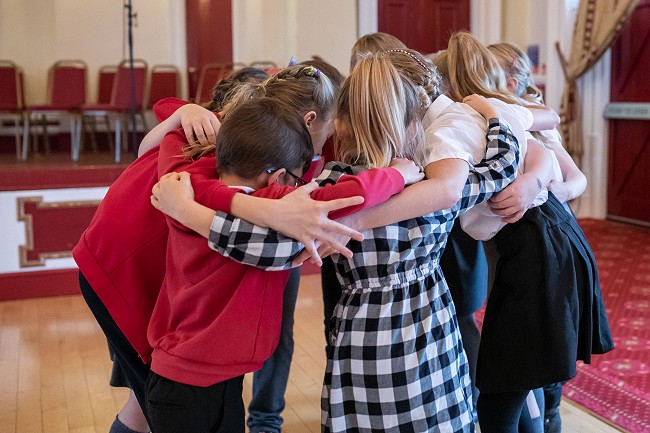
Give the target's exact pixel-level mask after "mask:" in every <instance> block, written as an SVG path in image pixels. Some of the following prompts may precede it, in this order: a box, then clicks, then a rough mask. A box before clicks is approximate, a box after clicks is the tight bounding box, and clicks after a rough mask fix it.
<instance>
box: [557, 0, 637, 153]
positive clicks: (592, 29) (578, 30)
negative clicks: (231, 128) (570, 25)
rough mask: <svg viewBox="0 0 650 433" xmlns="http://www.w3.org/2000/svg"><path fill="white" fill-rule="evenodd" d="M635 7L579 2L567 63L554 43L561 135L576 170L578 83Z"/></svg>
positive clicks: (626, 1)
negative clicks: (560, 77)
mask: <svg viewBox="0 0 650 433" xmlns="http://www.w3.org/2000/svg"><path fill="white" fill-rule="evenodd" d="M638 3H639V0H580V4H579V6H578V14H577V16H576V23H575V28H574V30H573V41H572V45H571V56H570V57H569V59H568V60H567V59H566V58H565V57H564V55H563V53H562V51H561V50H560V46H559V44H558V43H556V49H557V51H558V54H559V56H560V63H561V64H562V70H563V72H564V77H565V83H564V93H563V95H562V105H561V108H560V117H561V119H562V122H561V124H560V126H561V132H562V136H563V139H564V145H565V147H566V149H567V151H568V152H569V154H570V155H571V156H572V157H573V159H574V160H575V161H576V163H577V164H578V166H580V159H581V157H582V153H583V146H582V128H581V125H580V118H581V116H580V98H579V95H578V87H577V80H578V79H579V78H580V77H581V76H582V75H584V74H585V73H586V72H587V71H589V69H591V68H592V67H593V66H594V65H595V64H596V62H598V60H599V59H600V58H601V57H602V55H603V54H604V53H605V51H607V49H608V48H609V47H610V46H611V45H612V43H613V42H614V40H615V39H616V36H617V35H618V34H619V33H620V31H621V29H622V28H623V25H624V24H625V22H626V21H627V19H628V18H629V16H630V15H631V14H632V12H633V11H634V8H635V7H636V6H637V4H638Z"/></svg>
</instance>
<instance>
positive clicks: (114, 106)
mask: <svg viewBox="0 0 650 433" xmlns="http://www.w3.org/2000/svg"><path fill="white" fill-rule="evenodd" d="M147 72H148V65H147V62H145V61H144V60H141V59H134V61H133V76H134V79H135V80H134V87H135V89H132V88H131V68H130V64H129V61H128V60H123V61H122V62H120V64H119V65H118V67H117V72H116V74H115V79H114V81H113V87H112V90H111V100H110V102H109V103H104V104H101V103H98V104H94V105H92V104H88V105H84V106H82V109H81V112H82V115H83V117H84V118H89V117H95V118H96V117H104V116H110V117H111V118H112V119H113V125H114V130H115V162H116V163H118V162H120V160H121V151H122V123H123V122H124V123H125V124H126V125H128V119H129V116H130V114H131V103H132V96H133V97H134V101H133V102H134V103H135V104H134V109H135V113H136V116H139V117H140V119H141V120H142V123H143V124H144V129H145V130H146V129H147V126H146V120H145V117H144V107H145V106H146V101H145V93H146V87H147ZM133 90H134V92H133ZM132 92H133V93H134V94H133V95H132ZM127 130H128V128H125V132H126V131H127ZM80 135H81V134H77V138H80ZM125 142H126V137H125ZM76 146H77V148H79V147H80V143H79V140H78V141H77V144H76Z"/></svg>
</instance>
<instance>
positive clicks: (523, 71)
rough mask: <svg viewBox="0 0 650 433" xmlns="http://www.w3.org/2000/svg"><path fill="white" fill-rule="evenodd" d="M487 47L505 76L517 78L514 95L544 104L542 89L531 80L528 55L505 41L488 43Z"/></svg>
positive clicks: (531, 71) (531, 70)
mask: <svg viewBox="0 0 650 433" xmlns="http://www.w3.org/2000/svg"><path fill="white" fill-rule="evenodd" d="M487 48H488V50H490V52H492V54H494V56H495V58H496V59H497V61H498V62H499V64H500V65H501V68H503V70H504V71H505V74H506V78H511V77H512V78H515V79H516V80H517V88H516V89H515V91H514V93H515V95H517V96H519V97H520V98H522V99H523V100H525V101H528V102H532V103H533V104H537V105H544V97H543V96H542V91H541V90H539V88H538V87H537V86H536V85H535V81H534V80H533V64H532V62H531V61H530V58H529V57H528V55H527V54H526V53H525V52H523V51H522V50H521V49H520V48H518V47H516V46H515V45H512V44H509V43H507V42H502V43H499V44H492V45H488V47H487Z"/></svg>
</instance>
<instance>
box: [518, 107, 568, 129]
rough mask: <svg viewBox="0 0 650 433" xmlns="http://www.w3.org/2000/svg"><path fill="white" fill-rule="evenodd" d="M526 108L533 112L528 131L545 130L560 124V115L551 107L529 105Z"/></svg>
mask: <svg viewBox="0 0 650 433" xmlns="http://www.w3.org/2000/svg"><path fill="white" fill-rule="evenodd" d="M526 108H528V109H529V110H530V112H531V113H532V114H533V125H532V126H531V127H530V129H529V130H530V131H546V130H547V129H553V128H555V127H557V125H559V124H560V116H558V114H557V113H556V112H555V110H553V109H551V108H548V107H544V106H541V105H531V106H527V107H526Z"/></svg>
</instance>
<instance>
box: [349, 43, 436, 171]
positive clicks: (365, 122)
mask: <svg viewBox="0 0 650 433" xmlns="http://www.w3.org/2000/svg"><path fill="white" fill-rule="evenodd" d="M438 82H439V77H438V74H437V73H436V71H435V69H434V68H433V67H432V66H431V64H430V62H428V60H427V59H426V58H425V57H424V56H422V55H421V54H420V53H418V52H417V51H413V50H404V49H396V50H389V51H384V52H382V53H378V54H368V55H365V56H363V57H362V58H361V59H360V60H359V62H358V63H357V65H356V66H355V68H354V70H353V71H352V74H351V75H350V76H349V77H348V78H347V79H346V80H345V82H344V83H343V85H342V86H341V91H340V92H339V95H338V98H337V103H336V107H337V115H336V116H337V120H338V121H339V122H342V123H343V124H344V126H345V129H346V131H347V132H348V135H347V136H346V137H338V142H337V147H336V153H337V158H339V159H341V160H342V161H343V162H347V163H350V164H360V165H365V166H367V167H386V166H388V165H389V164H390V161H391V159H392V158H396V157H403V158H409V159H412V160H414V161H415V162H417V163H420V164H422V163H423V161H424V144H425V138H424V131H423V128H422V124H421V122H420V120H421V119H422V116H423V115H424V113H425V112H426V109H427V108H428V106H429V105H430V104H431V101H432V100H433V99H435V97H437V96H438V85H437V83H438ZM411 127H413V128H414V130H413V134H412V137H409V134H408V131H407V130H408V129H410V128H411Z"/></svg>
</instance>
